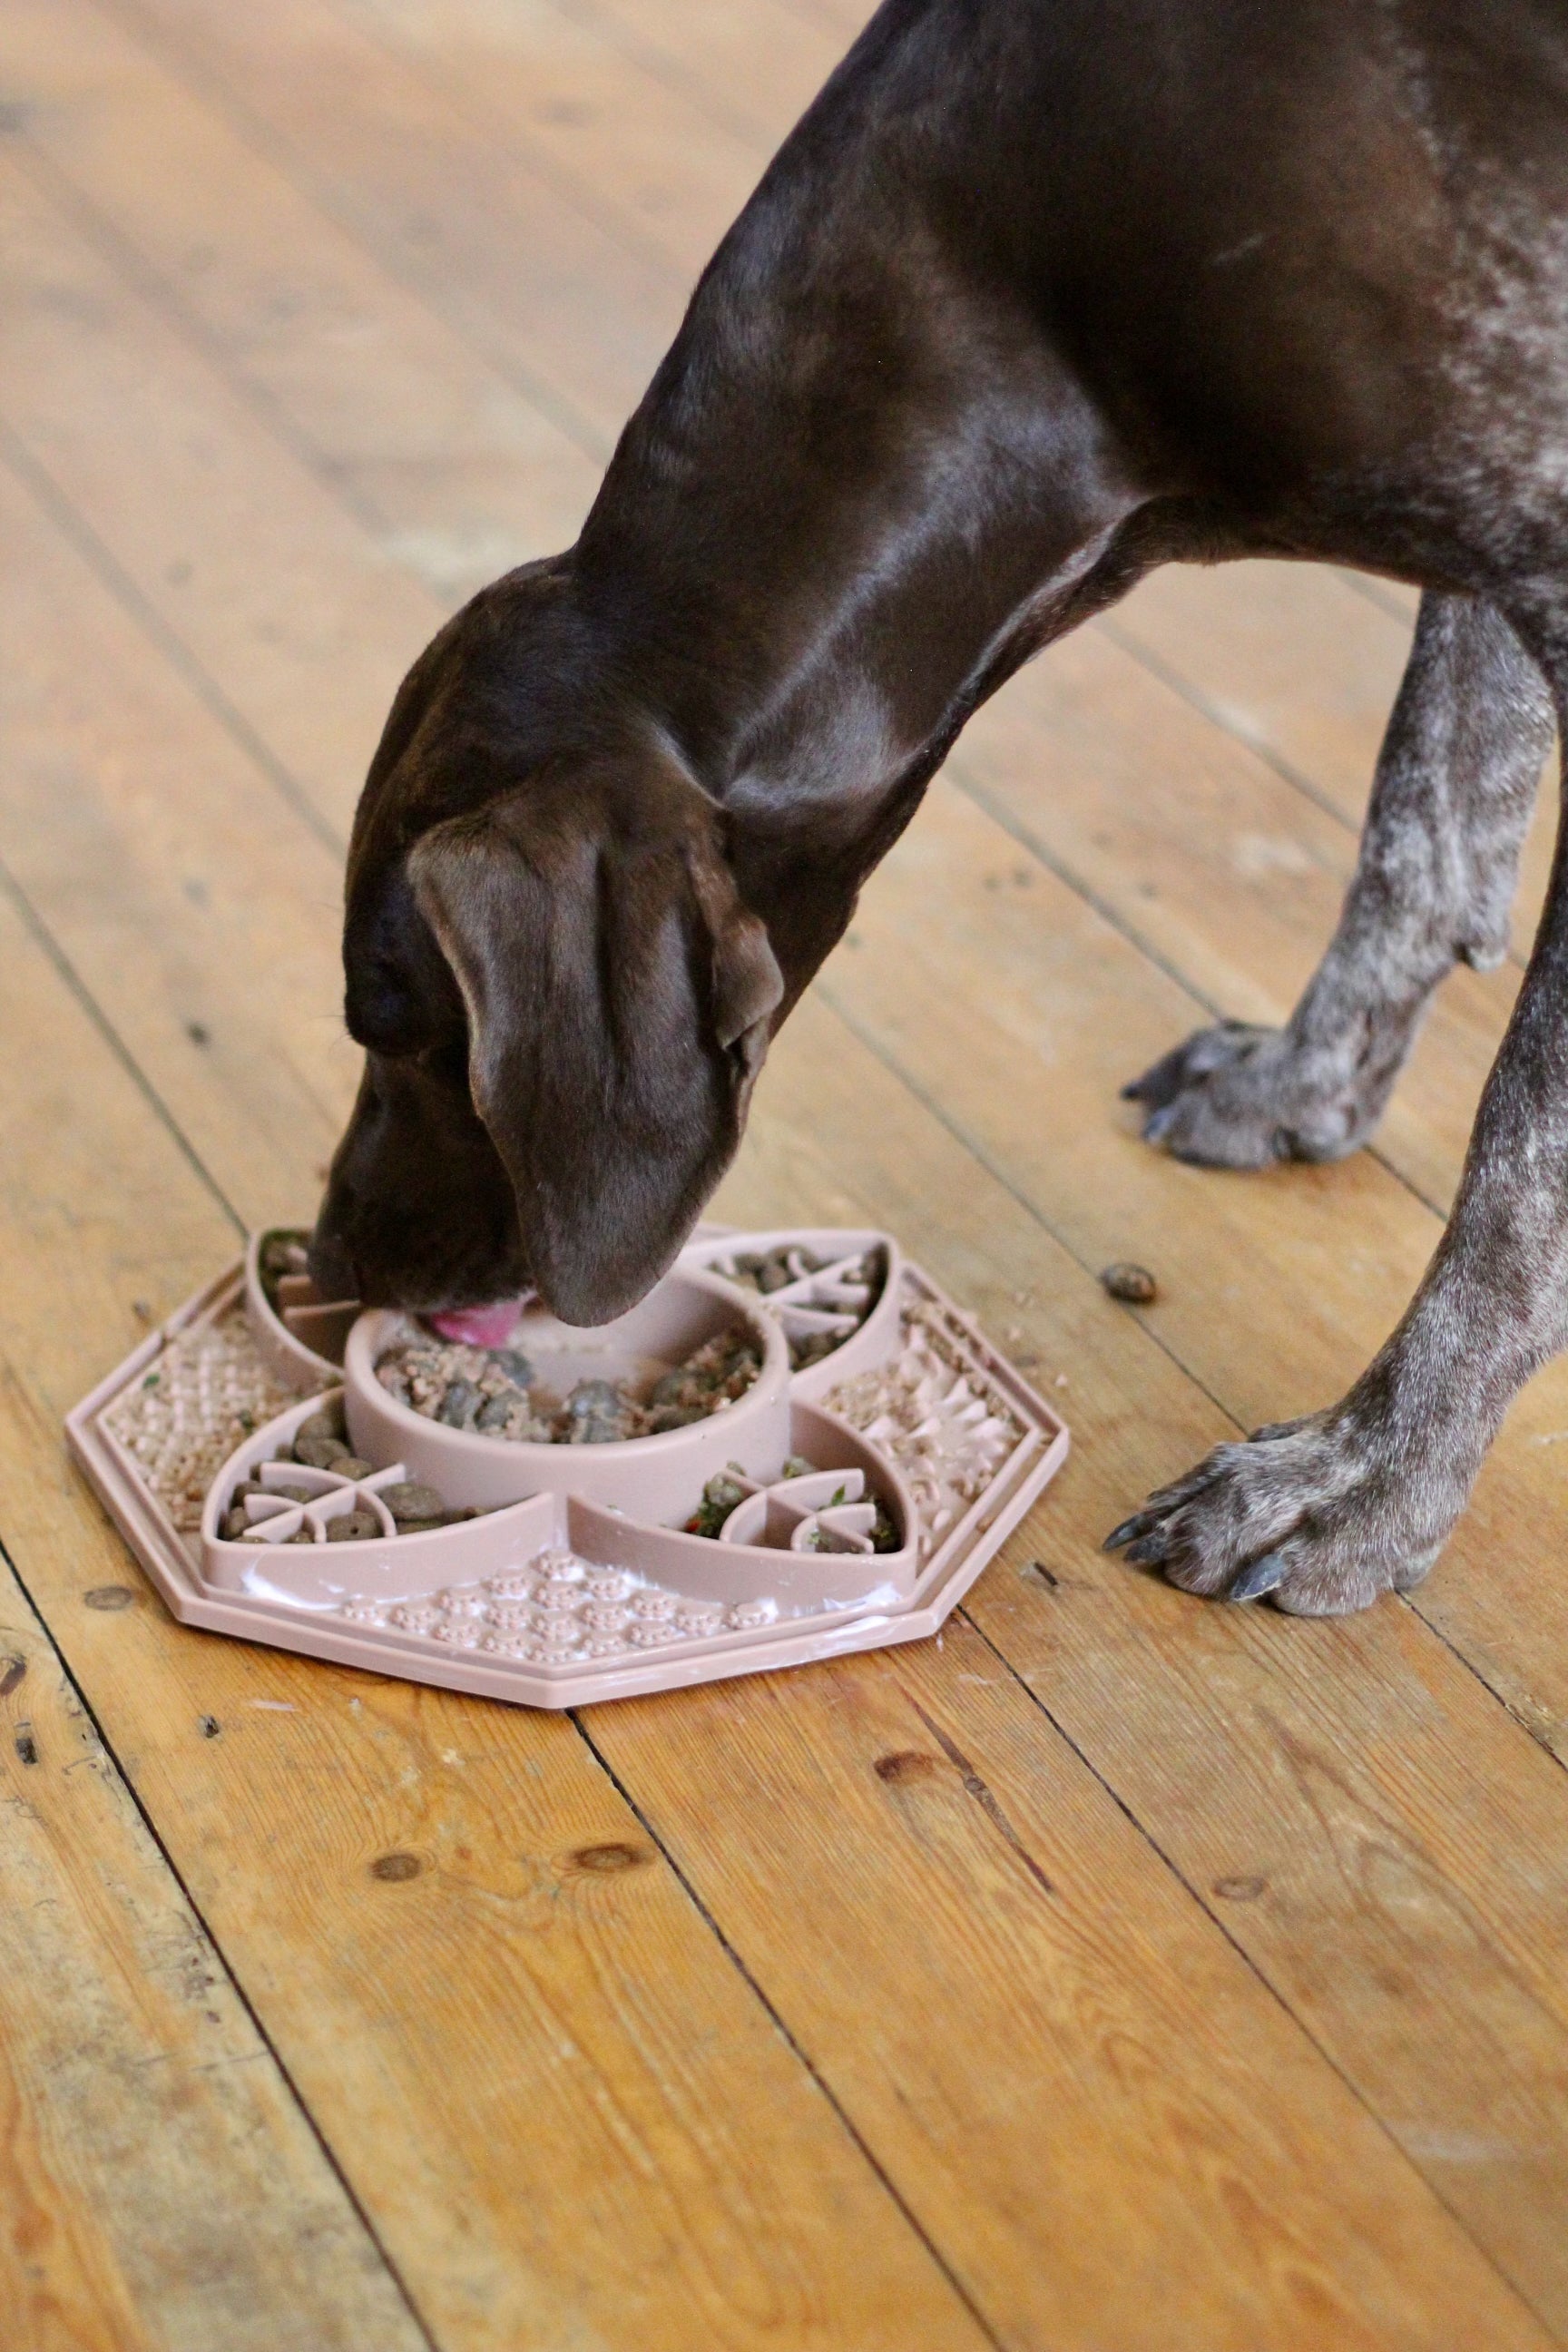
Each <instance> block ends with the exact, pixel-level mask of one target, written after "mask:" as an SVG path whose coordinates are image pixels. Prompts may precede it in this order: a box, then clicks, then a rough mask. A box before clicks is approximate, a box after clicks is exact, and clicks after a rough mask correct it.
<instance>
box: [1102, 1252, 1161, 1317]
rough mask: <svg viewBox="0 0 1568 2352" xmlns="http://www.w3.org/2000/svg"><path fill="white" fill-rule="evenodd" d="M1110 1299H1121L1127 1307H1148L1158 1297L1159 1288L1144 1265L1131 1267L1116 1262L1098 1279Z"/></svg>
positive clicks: (1122, 1262)
mask: <svg viewBox="0 0 1568 2352" xmlns="http://www.w3.org/2000/svg"><path fill="white" fill-rule="evenodd" d="M1100 1281H1101V1282H1102V1283H1103V1285H1104V1286H1105V1288H1106V1289H1107V1291H1109V1293H1110V1297H1112V1298H1120V1299H1121V1300H1122V1301H1123V1302H1124V1303H1125V1304H1126V1305H1127V1306H1129V1307H1148V1306H1150V1305H1151V1304H1152V1301H1153V1300H1154V1299H1155V1298H1157V1297H1159V1295H1160V1286H1159V1284H1158V1283H1157V1282H1156V1281H1155V1279H1154V1277H1153V1276H1152V1274H1151V1273H1150V1271H1149V1269H1148V1267H1147V1266H1146V1265H1130V1264H1128V1263H1126V1262H1125V1261H1123V1260H1120V1259H1119V1260H1118V1262H1117V1263H1116V1265H1108V1266H1107V1267H1106V1269H1105V1271H1104V1273H1103V1274H1102V1275H1101V1276H1100Z"/></svg>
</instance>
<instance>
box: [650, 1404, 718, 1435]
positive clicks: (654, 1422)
mask: <svg viewBox="0 0 1568 2352" xmlns="http://www.w3.org/2000/svg"><path fill="white" fill-rule="evenodd" d="M707 1419H708V1415H707V1414H706V1413H705V1412H703V1410H702V1407H701V1406H700V1404H667V1405H663V1406H661V1407H660V1408H659V1410H658V1412H656V1413H654V1414H653V1415H652V1417H651V1418H650V1420H649V1422H648V1425H647V1433H648V1435H649V1436H650V1437H662V1436H663V1435H664V1433H665V1431H666V1430H667V1429H689V1428H690V1426H691V1424H692V1423H693V1422H694V1421H706V1420H707Z"/></svg>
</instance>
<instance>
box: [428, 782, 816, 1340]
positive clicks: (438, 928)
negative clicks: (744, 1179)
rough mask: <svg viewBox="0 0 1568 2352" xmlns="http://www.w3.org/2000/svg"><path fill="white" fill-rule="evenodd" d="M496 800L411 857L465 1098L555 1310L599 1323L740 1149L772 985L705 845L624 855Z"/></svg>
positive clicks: (671, 835) (675, 837) (753, 935)
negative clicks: (463, 1031)
mask: <svg viewBox="0 0 1568 2352" xmlns="http://www.w3.org/2000/svg"><path fill="white" fill-rule="evenodd" d="M589 798H590V795H588V794H584V796H583V800H582V801H579V802H578V803H577V804H576V808H575V809H574V807H573V806H572V805H571V804H568V803H563V802H562V801H560V800H559V799H558V798H556V797H555V796H541V795H537V794H534V793H529V794H527V795H524V794H522V793H516V794H513V795H511V796H510V798H509V799H508V800H506V801H503V802H500V803H492V805H491V807H490V808H489V809H488V810H486V811H484V812H483V813H482V814H478V815H475V816H471V817H458V818H454V819H452V820H451V821H450V822H448V823H447V824H441V825H437V826H436V827H435V828H434V829H433V830H432V831H431V832H430V833H428V834H426V835H425V837H424V838H423V840H421V841H420V842H419V843H418V844H417V845H416V847H415V849H414V850H413V851H412V853H411V854H410V856H409V861H408V865H409V875H410V878H411V880H412V882H413V886H414V892H415V897H416V901H417V903H418V906H419V908H420V911H421V913H422V914H423V915H424V917H425V919H426V922H427V923H428V924H429V926H430V928H431V929H432V931H433V932H434V933H435V935H436V939H437V942H438V944H439V946H440V948H441V950H442V952H443V953H444V955H445V956H446V958H447V961H448V963H449V964H450V965H451V968H452V971H453V972H454V974H455V975H456V977H457V981H458V986H459V988H460V989H461V991H462V994H463V1001H464V1004H465V1007H466V1010H467V1013H468V1084H469V1091H470V1093H471V1094H472V1097H473V1101H474V1108H475V1109H476V1110H477V1111H478V1113H479V1118H481V1119H482V1120H483V1122H484V1124H485V1126H486V1128H487V1129H489V1135H490V1139H491V1140H492V1141H493V1143H494V1144H495V1147H496V1149H497V1150H498V1151H499V1152H500V1157H501V1160H502V1161H503V1163H504V1165H505V1168H506V1171H507V1174H508V1176H509V1177H510V1180H511V1184H512V1188H513V1191H514V1192H515V1193H516V1195H517V1207H518V1218H519V1223H520V1226H521V1236H522V1244H523V1251H524V1255H525V1256H526V1257H527V1260H528V1263H529V1265H530V1269H531V1275H532V1278H533V1280H534V1282H535V1283H536V1284H537V1286H538V1287H539V1289H540V1290H541V1292H542V1294H543V1297H544V1298H545V1300H546V1302H547V1303H548V1305H549V1306H550V1307H551V1308H552V1310H553V1312H554V1313H556V1314H557V1315H559V1316H561V1317H562V1318H563V1320H565V1321H567V1322H569V1323H577V1324H589V1323H602V1322H606V1321H608V1320H609V1319H610V1318H611V1317H613V1316H615V1315H618V1314H622V1313H624V1312H625V1311H626V1308H627V1307H631V1306H633V1305H634V1304H635V1303H636V1301H637V1299H638V1298H640V1297H642V1295H643V1293H644V1292H645V1291H646V1290H647V1288H648V1286H649V1285H650V1284H652V1283H653V1282H655V1281H656V1280H657V1279H658V1276H660V1275H661V1274H663V1273H664V1272H665V1271H666V1270H667V1269H668V1266H669V1265H670V1263H671V1261H672V1260H673V1259H674V1257H675V1255H676V1253H677V1252H678V1251H679V1248H680V1245H681V1244H682V1243H683V1242H684V1240H685V1239H686V1236H687V1234H688V1233H689V1230H690V1228H691V1225H692V1223H694V1221H695V1219H696V1217H697V1214H698V1212H699V1210H700V1208H701V1205H702V1203H703V1202H704V1201H705V1200H706V1198H707V1196H708V1194H709V1192H711V1190H712V1188H713V1186H714V1184H715V1183H716V1182H717V1181H718V1180H719V1177H720V1176H721V1173H722V1172H723V1170H724V1168H725V1166H726V1165H727V1163H728V1161H729V1160H730V1159H731V1155H732V1154H733V1151H734V1149H735V1146H736V1144H737V1142H738V1141H739V1139H740V1133H741V1125H742V1119H743V1117H744V1113H745V1107H746V1102H747V1099H748V1097H749V1096H750V1093H751V1088H752V1082H753V1080H754V1078H755V1076H756V1072H757V1070H758V1069H759V1068H760V1066H761V1064H762V1058H763V1053H764V1052H765V1050H766V1044H767V1024H768V1019H769V1016H770V1014H771V1013H773V1010H774V1009H775V1007H776V1006H777V1005H778V1003H780V1001H781V999H782V997H783V994H784V982H783V980H782V977H781V975H780V973H779V969H778V966H777V963H776V962H775V961H774V960H773V950H772V949H771V948H770V947H769V945H768V940H767V934H766V931H765V930H764V929H763V925H762V924H761V923H760V922H759V921H758V920H757V919H756V917H755V916H754V915H752V914H751V913H750V912H749V911H748V910H747V909H746V908H744V907H743V906H742V903H741V900H740V898H739V896H738V894H737V893H736V890H735V886H734V883H733V881H732V879H731V877H730V874H729V870H728V868H727V866H725V865H724V862H723V860H722V858H721V856H720V855H719V852H718V849H717V845H716V844H710V842H709V841H706V840H704V839H703V838H702V837H701V832H702V830H705V829H706V826H707V824H708V823H709V820H708V818H707V813H706V811H705V810H704V812H703V826H702V828H696V827H693V826H690V825H682V826H680V827H679V828H677V829H673V830H666V831H663V832H655V833H652V834H649V835H645V836H644V837H642V838H636V837H631V838H628V837H626V835H622V834H617V833H616V832H615V831H614V830H612V829H608V828H605V827H604V826H598V827H595V826H594V825H592V824H586V825H585V824H584V821H583V814H581V811H582V809H583V803H584V801H587V800H588V799H589Z"/></svg>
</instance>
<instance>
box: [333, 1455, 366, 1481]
mask: <svg viewBox="0 0 1568 2352" xmlns="http://www.w3.org/2000/svg"><path fill="white" fill-rule="evenodd" d="M327 1467H328V1469H329V1470H335V1471H336V1472H337V1474H338V1476H339V1477H340V1478H374V1475H375V1465H374V1463H370V1462H363V1461H362V1460H361V1459H360V1457H359V1455H358V1454H340V1455H339V1456H338V1459H337V1460H336V1461H335V1462H329V1463H328V1465H327Z"/></svg>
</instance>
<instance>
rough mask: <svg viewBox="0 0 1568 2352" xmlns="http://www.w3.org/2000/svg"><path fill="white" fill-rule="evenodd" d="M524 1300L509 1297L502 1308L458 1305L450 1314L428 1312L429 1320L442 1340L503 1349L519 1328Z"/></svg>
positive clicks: (468, 1345)
mask: <svg viewBox="0 0 1568 2352" xmlns="http://www.w3.org/2000/svg"><path fill="white" fill-rule="evenodd" d="M521 1312H522V1301H521V1299H518V1298H508V1299H506V1300H504V1301H503V1302H502V1304H501V1305H500V1306H499V1307H454V1308H453V1309H452V1311H451V1313H450V1314H449V1315H427V1316H426V1318H425V1319H426V1322H427V1323H428V1324H429V1326H430V1328H431V1329H432V1330H434V1331H438V1332H439V1333H440V1335H441V1337H442V1339H451V1340H454V1341H456V1342H457V1344H458V1346H459V1347H463V1348H504V1347H505V1345H506V1343H507V1341H508V1340H509V1339H510V1338H511V1335H512V1333H513V1332H514V1331H515V1330H516V1328H517V1318H518V1317H519V1316H520V1315H521Z"/></svg>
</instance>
